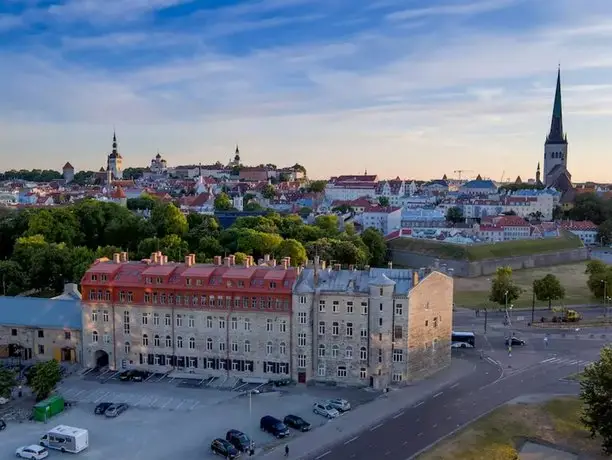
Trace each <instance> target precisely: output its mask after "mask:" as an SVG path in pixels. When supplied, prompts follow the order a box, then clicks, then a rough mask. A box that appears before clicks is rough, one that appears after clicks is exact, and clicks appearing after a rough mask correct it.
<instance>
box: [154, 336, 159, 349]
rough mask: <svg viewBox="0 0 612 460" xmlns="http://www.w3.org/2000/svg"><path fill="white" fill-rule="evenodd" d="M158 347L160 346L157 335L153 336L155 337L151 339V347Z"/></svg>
mask: <svg viewBox="0 0 612 460" xmlns="http://www.w3.org/2000/svg"><path fill="white" fill-rule="evenodd" d="M159 345H160V340H159V335H157V334H155V336H154V337H153V346H154V347H159Z"/></svg>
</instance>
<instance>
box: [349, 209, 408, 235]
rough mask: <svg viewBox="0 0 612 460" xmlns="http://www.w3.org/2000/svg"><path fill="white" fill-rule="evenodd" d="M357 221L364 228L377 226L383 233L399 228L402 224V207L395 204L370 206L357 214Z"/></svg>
mask: <svg viewBox="0 0 612 460" xmlns="http://www.w3.org/2000/svg"><path fill="white" fill-rule="evenodd" d="M355 222H358V223H360V224H361V225H362V226H363V228H364V229H365V228H375V229H376V230H379V231H380V232H382V234H383V235H386V234H387V233H390V232H392V231H393V230H398V229H400V228H401V225H402V208H398V207H393V206H386V207H383V206H370V207H368V208H365V210H364V211H363V213H362V214H359V215H356V216H355Z"/></svg>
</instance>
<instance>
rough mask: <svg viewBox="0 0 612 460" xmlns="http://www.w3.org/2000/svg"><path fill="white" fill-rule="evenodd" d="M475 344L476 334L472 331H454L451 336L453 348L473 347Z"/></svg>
mask: <svg viewBox="0 0 612 460" xmlns="http://www.w3.org/2000/svg"><path fill="white" fill-rule="evenodd" d="M475 346H476V336H475V335H474V333H473V332H455V331H453V335H452V337H451V347H453V348H474V347H475Z"/></svg>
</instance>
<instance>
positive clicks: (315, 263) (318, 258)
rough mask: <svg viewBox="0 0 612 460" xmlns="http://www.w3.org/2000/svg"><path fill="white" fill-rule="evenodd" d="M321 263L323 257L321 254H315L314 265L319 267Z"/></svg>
mask: <svg viewBox="0 0 612 460" xmlns="http://www.w3.org/2000/svg"><path fill="white" fill-rule="evenodd" d="M319 263H321V258H320V257H319V256H314V266H315V267H318V266H319Z"/></svg>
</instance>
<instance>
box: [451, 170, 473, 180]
mask: <svg viewBox="0 0 612 460" xmlns="http://www.w3.org/2000/svg"><path fill="white" fill-rule="evenodd" d="M454 172H455V174H459V180H461V174H463V173H464V172H472V170H471V169H455V171H454Z"/></svg>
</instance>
